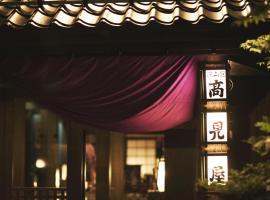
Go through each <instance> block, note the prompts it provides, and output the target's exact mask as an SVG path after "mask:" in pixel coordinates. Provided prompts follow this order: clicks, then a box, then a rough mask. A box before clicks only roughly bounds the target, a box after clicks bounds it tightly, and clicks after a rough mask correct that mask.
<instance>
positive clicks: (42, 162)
mask: <svg viewBox="0 0 270 200" xmlns="http://www.w3.org/2000/svg"><path fill="white" fill-rule="evenodd" d="M46 165H47V164H46V162H45V160H43V159H41V158H38V159H37V160H36V168H44V167H46Z"/></svg>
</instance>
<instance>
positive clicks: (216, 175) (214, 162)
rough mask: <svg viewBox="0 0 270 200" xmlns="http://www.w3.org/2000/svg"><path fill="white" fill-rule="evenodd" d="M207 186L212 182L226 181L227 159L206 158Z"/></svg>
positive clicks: (218, 157) (219, 157) (223, 157)
mask: <svg viewBox="0 0 270 200" xmlns="http://www.w3.org/2000/svg"><path fill="white" fill-rule="evenodd" d="M207 172H208V177H207V180H208V184H211V183H213V182H227V181H228V157H227V156H208V157H207Z"/></svg>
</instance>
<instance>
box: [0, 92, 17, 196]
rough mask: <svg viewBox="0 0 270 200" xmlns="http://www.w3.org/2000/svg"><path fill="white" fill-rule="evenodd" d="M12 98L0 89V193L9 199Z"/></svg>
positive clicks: (10, 183)
mask: <svg viewBox="0 0 270 200" xmlns="http://www.w3.org/2000/svg"><path fill="white" fill-rule="evenodd" d="M13 103H14V102H13V98H11V97H7V95H6V93H5V91H1V90H0V177H1V178H0V194H1V199H3V200H9V195H10V189H11V185H12V135H13V112H14V107H13V106H14V104H13Z"/></svg>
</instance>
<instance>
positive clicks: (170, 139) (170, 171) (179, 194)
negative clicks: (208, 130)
mask: <svg viewBox="0 0 270 200" xmlns="http://www.w3.org/2000/svg"><path fill="white" fill-rule="evenodd" d="M196 135H197V133H196V131H190V130H175V131H170V132H169V133H168V134H166V135H165V149H166V150H165V160H166V165H165V167H166V184H165V187H166V188H165V195H166V199H170V200H182V199H183V200H186V199H188V200H194V199H195V181H196V178H197V170H196V166H197V164H198V163H197V160H198V159H197V157H198V150H197V145H196Z"/></svg>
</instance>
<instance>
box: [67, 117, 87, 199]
mask: <svg viewBox="0 0 270 200" xmlns="http://www.w3.org/2000/svg"><path fill="white" fill-rule="evenodd" d="M67 134H68V142H67V145H68V146H67V153H68V155H67V165H68V173H67V175H68V177H67V195H68V200H84V157H85V147H84V134H83V131H82V130H81V129H80V127H79V126H78V125H77V124H75V123H72V122H70V123H69V124H68V132H67Z"/></svg>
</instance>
